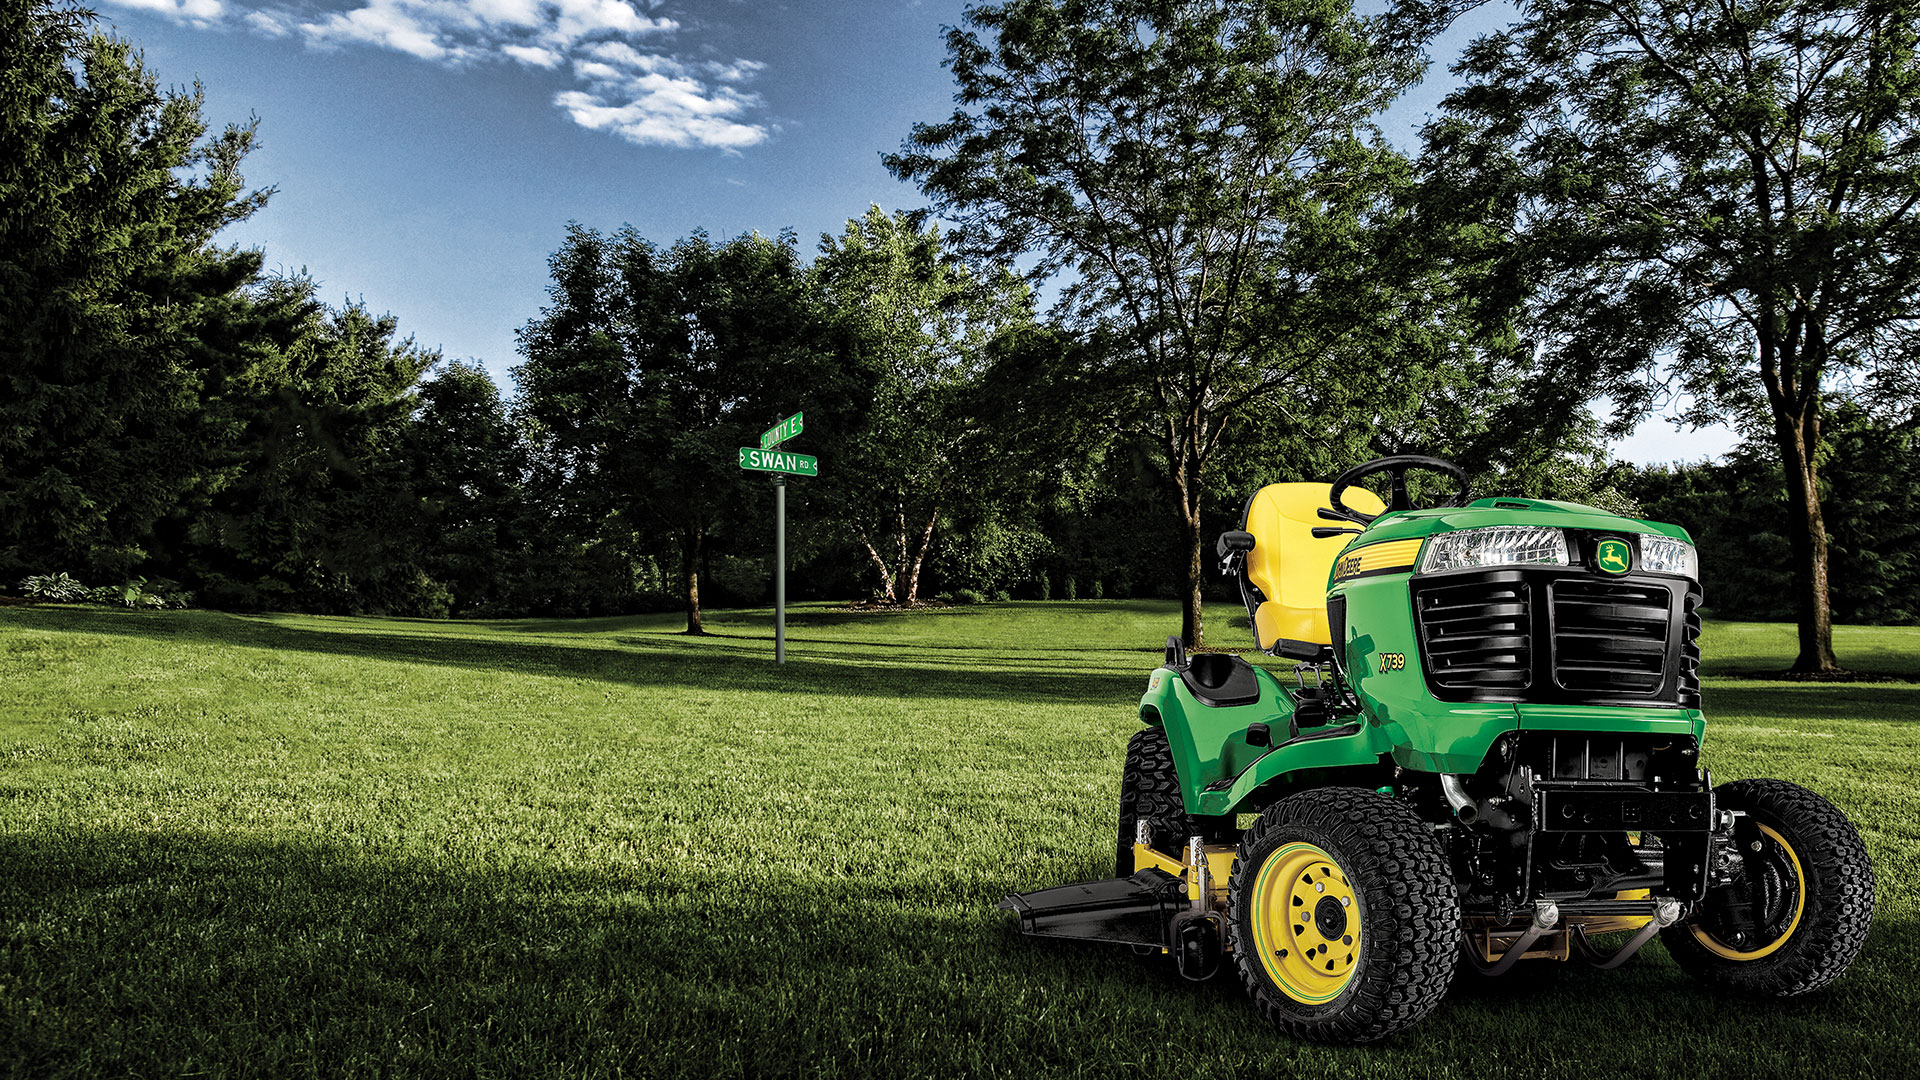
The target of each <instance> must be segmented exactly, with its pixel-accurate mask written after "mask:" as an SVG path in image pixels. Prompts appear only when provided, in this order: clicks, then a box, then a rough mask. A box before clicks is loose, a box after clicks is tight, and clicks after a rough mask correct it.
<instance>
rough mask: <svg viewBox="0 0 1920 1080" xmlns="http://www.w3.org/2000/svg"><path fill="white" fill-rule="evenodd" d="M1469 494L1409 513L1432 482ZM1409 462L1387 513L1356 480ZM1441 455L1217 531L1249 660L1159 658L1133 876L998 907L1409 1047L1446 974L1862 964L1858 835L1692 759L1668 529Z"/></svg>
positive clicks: (1287, 1012)
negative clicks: (1643, 961)
mask: <svg viewBox="0 0 1920 1080" xmlns="http://www.w3.org/2000/svg"><path fill="white" fill-rule="evenodd" d="M1413 469H1419V470H1430V471H1432V472H1435V473H1439V474H1442V475H1443V476H1445V477H1447V478H1449V479H1448V482H1447V484H1446V487H1447V488H1448V489H1450V490H1452V491H1453V495H1452V498H1451V500H1450V501H1449V503H1448V504H1447V505H1441V506H1436V507H1432V508H1425V509H1416V508H1415V506H1414V501H1413V499H1412V498H1411V497H1410V496H1409V484H1408V478H1407V474H1408V471H1409V470H1413ZM1382 473H1384V474H1386V475H1387V477H1388V482H1387V484H1386V485H1385V486H1386V487H1387V488H1388V494H1387V496H1386V498H1385V499H1382V498H1381V497H1380V496H1378V495H1375V494H1374V493H1373V492H1372V491H1369V490H1368V489H1366V488H1365V487H1361V486H1359V481H1361V480H1362V479H1364V478H1367V477H1370V476H1375V475H1377V474H1382ZM1466 496H1467V493H1466V476H1465V474H1464V473H1463V472H1462V471H1461V470H1460V469H1459V468H1458V467H1457V466H1455V465H1453V464H1452V463H1450V462H1446V461H1442V460H1440V459H1438V458H1430V457H1418V456H1410V455H1408V456H1399V457H1389V458H1381V459H1379V460H1377V461H1370V462H1368V463H1366V464H1364V465H1360V466H1358V467H1356V468H1353V469H1349V470H1348V471H1346V472H1345V473H1342V474H1341V475H1340V476H1339V477H1337V478H1335V479H1334V481H1333V482H1332V484H1331V485H1327V484H1274V485H1270V486H1268V487H1265V488H1262V489H1261V490H1260V491H1259V492H1258V493H1256V494H1255V495H1254V496H1253V498H1252V499H1250V500H1248V502H1247V507H1246V511H1245V515H1244V518H1243V521H1242V524H1241V528H1240V529H1239V530H1236V531H1233V532H1228V533H1226V534H1224V535H1222V536H1221V537H1220V543H1219V553H1220V557H1221V559H1222V571H1223V572H1225V573H1227V574H1230V575H1232V576H1234V577H1236V578H1238V580H1239V583H1240V588H1241V591H1242V594H1243V595H1244V597H1245V598H1246V604H1247V613H1248V615H1249V617H1250V619H1251V621H1252V628H1253V634H1254V638H1255V644H1256V645H1257V646H1258V647H1259V648H1260V649H1261V650H1262V651H1264V652H1266V653H1268V654H1269V655H1272V656H1276V657H1283V658H1285V659H1288V660H1292V661H1294V665H1293V668H1292V670H1291V672H1290V673H1289V672H1287V671H1286V670H1285V669H1284V668H1283V669H1282V670H1281V674H1280V675H1278V676H1276V675H1275V674H1274V673H1272V672H1271V671H1269V670H1267V669H1266V668H1262V667H1256V666H1254V665H1252V664H1249V663H1248V662H1247V661H1246V660H1244V659H1242V658H1241V657H1239V656H1235V655H1231V654H1227V653H1195V654H1188V653H1187V652H1186V651H1185V650H1184V649H1183V648H1182V647H1181V645H1180V641H1179V639H1178V638H1172V639H1169V640H1168V642H1167V654H1166V662H1165V663H1164V664H1163V665H1161V666H1160V667H1159V668H1158V669H1156V670H1155V671H1154V672H1153V674H1152V675H1151V677H1150V679H1149V681H1148V685H1147V691H1146V694H1145V696H1144V697H1142V698H1141V700H1140V719H1141V720H1142V722H1144V723H1145V724H1146V727H1145V728H1144V729H1143V730H1141V731H1139V732H1138V733H1136V734H1135V735H1134V736H1133V738H1132V741H1131V742H1129V743H1128V746H1127V756H1126V766H1125V771H1124V773H1123V775H1122V777H1121V783H1120V828H1119V835H1118V842H1117V844H1116V851H1115V856H1116V862H1117V864H1118V865H1117V868H1116V876H1115V877H1114V878H1112V879H1110V880H1104V881H1095V882H1089V883H1085V884H1079V885H1067V886H1063V887H1059V888H1051V889H1044V890H1041V891H1038V892H1030V893H1021V894H1015V895H1013V896H1009V897H1007V899H1006V900H1005V901H1004V902H1003V903H1002V906H1003V907H1006V908H1008V909H1010V910H1012V911H1013V912H1014V913H1015V915H1016V916H1017V917H1018V919H1019V927H1020V929H1021V930H1022V931H1024V932H1026V933H1028V934H1034V935H1038V936H1043V937H1062V938H1078V939H1085V940H1095V941H1107V942H1115V943H1119V944H1127V945H1132V946H1134V947H1135V948H1136V949H1138V950H1139V951H1142V952H1149V951H1151V952H1165V953H1169V954H1171V956H1172V958H1173V960H1174V962H1175V963H1176V964H1177V966H1178V970H1179V971H1180V973H1181V974H1183V975H1185V976H1187V977H1189V978H1192V979H1207V978H1211V977H1212V976H1213V975H1214V974H1215V973H1216V972H1218V971H1219V970H1221V969H1222V968H1223V967H1225V966H1226V965H1227V964H1229V963H1230V964H1231V965H1232V966H1233V967H1235V968H1237V969H1238V973H1239V976H1240V979H1241V981H1242V982H1243V983H1244V984H1245V985H1246V987H1247V990H1248V992H1249V993H1250V994H1252V996H1253V999H1254V1001H1255V1002H1256V1003H1257V1004H1258V1006H1259V1008H1260V1010H1261V1011H1262V1012H1263V1013H1264V1014H1265V1015H1266V1016H1267V1017H1268V1018H1269V1019H1271V1020H1272V1021H1273V1022H1274V1023H1276V1024H1277V1025H1279V1026H1280V1027H1281V1028H1282V1029H1283V1030H1285V1031H1287V1032H1290V1033H1292V1034H1294V1035H1297V1036H1301V1037H1305V1038H1310V1039H1316V1040H1321V1041H1327V1042H1364V1041H1367V1040H1371V1039H1378V1038H1382V1037H1384V1036H1387V1035H1390V1034H1393V1033H1394V1032H1397V1031H1399V1030H1401V1029H1402V1028H1405V1027H1407V1026H1409V1025H1411V1024H1413V1023H1414V1022H1416V1021H1418V1020H1419V1019H1420V1018H1421V1017H1423V1016H1425V1015H1426V1014H1427V1013H1428V1012H1430V1011H1431V1010H1432V1009H1433V1008H1434V1007H1435V1006H1436V1005H1438V1004H1439V1002H1440V999H1441V997H1442V996H1443V995H1444V994H1445V993H1446V990H1447V988H1448V986H1449V984H1450V983H1451V982H1452V981H1453V980H1454V979H1455V978H1461V979H1478V978H1482V977H1484V976H1498V975H1504V974H1506V973H1507V972H1509V971H1510V970H1512V969H1514V968H1516V967H1517V966H1521V965H1525V969H1526V970H1534V971H1539V970H1541V967H1540V966H1541V965H1546V964H1551V963H1554V962H1565V961H1568V960H1571V959H1573V958H1575V957H1578V958H1579V959H1581V960H1583V961H1585V962H1588V963H1592V964H1594V965H1597V966H1599V967H1602V968H1611V967H1616V966H1618V965H1620V964H1621V963H1624V962H1625V961H1626V960H1627V959H1628V958H1629V957H1631V956H1633V954H1634V953H1635V952H1636V951H1637V950H1639V949H1640V948H1641V947H1642V946H1644V945H1645V944H1646V943H1647V942H1648V941H1650V940H1652V939H1653V938H1654V937H1655V936H1656V935H1658V936H1659V937H1660V939H1661V941H1662V943H1663V944H1664V945H1665V947H1666V949H1667V951H1668V952H1669V953H1670V954H1671V955H1672V956H1673V958H1674V960H1675V961H1676V962H1678V963H1679V965H1680V966H1681V967H1682V968H1683V969H1684V970H1685V971H1687V972H1688V973H1689V974H1690V975H1692V976H1694V977H1695V978H1696V979H1699V980H1700V981H1702V982H1704V983H1707V984H1709V985H1710V986H1713V987H1716V988H1722V989H1726V990H1732V991H1739V992H1745V993H1748V994H1755V995H1762V996H1775V997H1785V996H1791V995H1795V994H1803V993H1806V992H1808V991H1811V990H1814V989H1816V988H1818V987H1820V986H1823V985H1825V984H1826V983H1828V982H1829V981H1831V980H1833V979H1835V978H1837V977H1839V975H1840V974H1841V973H1842V972H1844V971H1845V970H1846V968H1847V965H1848V964H1849V963H1851V962H1852V960H1853V958H1854V957H1855V956H1856V955H1857V954H1858V953H1859V951H1860V948H1861V945H1862V944H1863V943H1864V942H1865V940H1866V936H1867V929H1868V925H1869V924H1870V922H1871V921H1872V918H1873V894H1874V883H1873V869H1872V865H1871V864H1870V862H1869V861H1868V858H1867V851H1866V848H1865V846H1864V845H1863V844H1861V842H1860V837H1859V834H1858V833H1856V832H1855V830H1854V828H1853V826H1852V825H1851V824H1850V823H1849V822H1848V821H1847V818H1846V816H1845V815H1843V814H1842V813H1841V812H1840V811H1839V810H1837V809H1835V808H1834V807H1833V806H1832V805H1831V804H1830V803H1828V802H1827V801H1826V800H1825V799H1822V798H1821V797H1820V796H1818V795H1816V794H1814V793H1813V792H1811V791H1808V790H1806V789H1805V788H1802V787H1798V786H1796V785H1794V784H1790V783H1787V782H1785V781H1782V780H1739V781H1735V782H1733V783H1728V784H1722V785H1717V786H1716V785H1715V784H1714V783H1713V781H1712V777H1711V776H1710V774H1709V773H1708V772H1707V771H1705V770H1704V769H1703V768H1702V767H1701V765H1702V763H1701V760H1700V752H1701V740H1702V736H1703V734H1704V731H1705V722H1704V720H1703V718H1702V715H1701V711H1700V680H1699V662H1700V653H1699V648H1698V645H1697V638H1698V635H1699V632H1700V617H1699V613H1698V611H1699V606H1700V585H1699V571H1698V566H1697V564H1696V560H1697V556H1696V555H1695V552H1694V548H1693V545H1692V544H1691V543H1690V542H1689V537H1688V536H1687V534H1686V532H1685V531H1684V530H1682V529H1680V528H1677V527H1675V526H1672V525H1662V524H1657V523H1654V522H1647V521H1637V520H1633V519H1630V518H1624V517H1618V516H1615V515H1612V514H1609V513H1606V512H1604V511H1601V510H1596V509H1594V508H1592V507H1588V506H1580V505H1577V504H1574V503H1566V502H1555V501H1549V500H1541V499H1519V498H1513V499H1499V498H1496V499H1480V500H1478V501H1475V502H1471V503H1467V504H1466V505H1460V504H1461V503H1462V502H1463V501H1464V500H1465V499H1466Z"/></svg>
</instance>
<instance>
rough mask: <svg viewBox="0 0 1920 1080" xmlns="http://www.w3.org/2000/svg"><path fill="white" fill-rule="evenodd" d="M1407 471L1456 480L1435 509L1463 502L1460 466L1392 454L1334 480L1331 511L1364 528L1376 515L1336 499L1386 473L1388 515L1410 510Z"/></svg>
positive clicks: (1463, 479)
mask: <svg viewBox="0 0 1920 1080" xmlns="http://www.w3.org/2000/svg"><path fill="white" fill-rule="evenodd" d="M1411 469H1430V470H1432V471H1433V472H1437V473H1445V474H1446V475H1448V476H1451V477H1453V478H1454V479H1455V480H1457V481H1459V483H1460V489H1459V490H1458V491H1456V492H1454V493H1453V495H1452V496H1451V497H1450V498H1449V499H1448V500H1447V501H1446V502H1440V503H1435V504H1434V505H1435V506H1459V505H1461V504H1462V503H1464V502H1465V501H1466V498H1467V473H1466V470H1464V469H1462V468H1461V467H1460V466H1458V465H1455V464H1454V463H1453V462H1451V461H1448V460H1446V459H1445V458H1437V457H1428V456H1426V455H1425V454H1395V455H1394V456H1392V457H1383V458H1374V459H1373V460H1372V461H1369V462H1366V463H1365V464H1361V465H1355V466H1354V467H1353V468H1351V469H1348V470H1347V471H1346V472H1343V473H1341V474H1340V475H1339V476H1336V477H1334V478H1333V493H1332V495H1331V501H1332V503H1333V512H1334V513H1336V514H1339V515H1340V516H1341V517H1344V518H1346V519H1347V520H1348V521H1351V522H1353V523H1355V524H1356V525H1365V524H1366V523H1367V522H1369V521H1372V520H1373V519H1374V518H1377V517H1379V516H1380V515H1379V514H1365V513H1361V512H1360V511H1358V510H1354V509H1350V508H1349V507H1348V506H1347V504H1346V503H1343V502H1341V501H1340V496H1342V495H1345V494H1346V493H1347V489H1348V488H1350V487H1352V486H1353V485H1355V484H1357V483H1359V482H1360V481H1362V480H1364V479H1366V478H1367V477H1369V476H1372V475H1373V474H1374V473H1387V474H1389V475H1391V476H1392V477H1393V489H1392V491H1391V492H1390V493H1389V495H1388V497H1387V511H1388V512H1389V513H1391V512H1392V511H1395V510H1411V509H1413V497H1412V496H1411V495H1408V494H1407V472H1408V471H1409V470H1411Z"/></svg>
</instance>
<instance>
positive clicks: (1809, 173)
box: [1402, 0, 1920, 671]
mask: <svg viewBox="0 0 1920 1080" xmlns="http://www.w3.org/2000/svg"><path fill="white" fill-rule="evenodd" d="M1456 6H1457V5H1456ZM1517 6H1518V7H1519V9H1520V10H1519V18H1518V20H1517V21H1516V23H1515V24H1514V25H1513V26H1512V27H1511V28H1510V29H1508V30H1506V31H1505V32H1502V33H1498V34H1493V35H1489V36H1487V37H1485V38H1482V39H1481V40H1479V41H1477V42H1475V43H1474V44H1473V45H1472V46H1471V47H1470V48H1469V49H1468V51H1467V53H1466V56H1465V58H1464V59H1463V60H1462V62H1461V64H1460V66H1459V68H1458V72H1459V74H1460V75H1462V76H1463V77H1464V79H1465V80H1466V83H1467V85H1466V86H1464V87H1463V88H1461V89H1459V90H1457V91H1455V92H1454V93H1453V94H1451V95H1450V96H1449V97H1448V98H1447V100H1446V110H1447V112H1446V115H1445V116H1444V117H1443V118H1442V119H1441V120H1439V121H1437V122H1436V123H1435V124H1434V125H1432V126H1431V127H1430V128H1429V129H1428V132H1427V139H1428V151H1427V161H1428V164H1429V168H1430V170H1431V171H1432V174H1433V175H1434V176H1435V178H1436V179H1437V181H1438V182H1439V183H1441V184H1442V185H1444V187H1445V188H1446V190H1447V191H1448V192H1449V197H1450V198H1451V199H1452V200H1454V201H1455V202H1456V203H1457V204H1458V205H1461V206H1464V207H1469V208H1472V209H1473V210H1474V211H1476V212H1478V213H1480V214H1482V215H1483V221H1484V222H1485V223H1486V224H1488V225H1489V226H1490V227H1492V228H1493V230H1494V231H1495V232H1496V233H1497V234H1498V235H1499V236H1500V237H1501V245H1502V247H1503V249H1504V252H1505V257H1506V258H1507V259H1508V260H1509V267H1508V279H1509V280H1510V281H1511V282H1512V283H1513V284H1514V285H1515V286H1516V291H1515V293H1514V294H1513V296H1512V299H1513V301H1514V303H1515V304H1516V305H1517V306H1519V307H1522V308H1524V309H1525V316H1526V326H1527V329H1528V332H1529V333H1530V335H1531V336H1532V340H1533V341H1534V342H1535V343H1536V344H1537V345H1538V347H1539V348H1540V350H1541V351H1542V353H1543V355H1544V356H1546V357H1547V358H1548V359H1549V362H1550V366H1551V367H1552V368H1553V369H1554V370H1555V371H1556V372H1557V373H1558V375H1559V376H1560V381H1561V383H1562V384H1563V385H1573V386H1578V387H1586V388H1591V389H1590V390H1589V391H1588V392H1589V393H1597V394H1603V395H1606V396H1607V397H1609V398H1611V399H1612V401H1613V403H1614V404H1615V405H1616V406H1617V408H1618V411H1617V414H1616V418H1615V425H1616V427H1615V430H1624V429H1625V428H1626V427H1627V426H1629V425H1630V424H1631V423H1632V422H1633V421H1635V420H1637V419H1639V418H1640V417H1642V416H1644V415H1645V413H1646V412H1647V409H1648V406H1649V405H1650V404H1651V403H1652V402H1654V401H1655V400H1656V397H1657V395H1658V393H1659V391H1660V390H1661V389H1662V387H1663V386H1665V385H1666V384H1667V383H1668V381H1669V380H1671V381H1672V382H1673V383H1675V384H1677V385H1678V386H1679V387H1681V388H1683V389H1684V390H1685V392H1686V393H1688V394H1690V395H1692V396H1693V397H1694V398H1695V400H1696V401H1697V406H1696V408H1695V409H1694V410H1693V412H1692V414H1691V417H1690V418H1691V419H1693V420H1695V421H1698V422H1708V421H1713V420H1720V419H1730V420H1732V421H1734V422H1735V423H1737V424H1742V425H1746V426H1748V427H1749V429H1750V430H1757V431H1759V432H1764V433H1765V434H1766V435H1767V436H1768V437H1769V440H1770V442H1771V445H1772V448H1773V452H1774V454H1775V455H1777V460H1778V461H1779V462H1780V463H1781V466H1782V468H1783V470H1784V476H1785V480H1786V485H1787V490H1788V498H1787V500H1786V503H1785V507H1786V513H1787V522H1786V524H1785V526H1784V527H1783V529H1782V531H1783V532H1784V533H1785V534H1786V535H1787V537H1788V540H1789V546H1790V548H1791V551H1792V561H1793V564H1794V568H1795V571H1794V595H1795V610H1796V617H1797V619H1798V621H1799V623H1800V654H1799V657H1798V659H1797V660H1796V661H1795V665H1794V666H1795V668H1796V669H1797V670H1801V671H1827V670H1832V669H1833V668H1834V667H1835V666H1836V664H1835V659H1834V656H1833V647H1832V632H1831V624H1830V613H1829V592H1830V578H1829V538H1828V522H1827V521H1826V519H1825V515H1824V513H1823V510H1822V506H1821V494H1820V493H1821V485H1820V475H1819V469H1820V464H1819V463H1820V459H1821V454H1820V450H1821V444H1822V440H1823V431H1822V423H1823V417H1824V416H1825V415H1826V412H1825V408H1826V406H1827V405H1828V404H1829V402H1828V398H1829V397H1831V396H1833V395H1836V394H1837V395H1839V396H1841V397H1843V398H1852V399H1855V400H1858V401H1860V402H1862V403H1863V404H1867V405H1870V406H1874V407H1878V408H1881V409H1882V410H1883V411H1891V410H1897V409H1898V408H1899V407H1901V406H1902V405H1903V404H1904V405H1906V406H1910V405H1911V403H1912V402H1913V401H1914V400H1915V397H1914V395H1915V393H1916V386H1915V381H1914V379H1913V374H1912V372H1913V367H1912V357H1913V355H1914V351H1915V348H1916V346H1920V184H1916V182H1915V177H1916V176H1920V65H1916V52H1915V49H1916V39H1917V36H1920V6H1916V5H1915V4H1912V3H1902V2H1894V3H1880V2H1874V3H1861V4H1850V5H1836V4H1832V3H1825V2H1818V3H1816V2H1811V0H1767V2H1763V3H1753V4H1740V5H1731V4H1720V5H1704V6H1703V5H1699V4H1691V3H1678V2H1674V0H1636V2H1628V3H1620V2H1607V3H1595V2H1574V3H1521V4H1519V5H1517ZM1451 13H1452V10H1451V8H1450V7H1449V6H1448V5H1427V4H1407V5H1403V10H1402V14H1403V15H1407V16H1409V17H1412V18H1413V19H1414V20H1415V22H1416V24H1418V23H1420V21H1421V20H1431V21H1429V22H1426V23H1425V24H1424V25H1426V26H1427V27H1428V28H1431V26H1432V25H1435V24H1436V23H1438V22H1444V21H1445V19H1446V18H1448V17H1450V15H1451Z"/></svg>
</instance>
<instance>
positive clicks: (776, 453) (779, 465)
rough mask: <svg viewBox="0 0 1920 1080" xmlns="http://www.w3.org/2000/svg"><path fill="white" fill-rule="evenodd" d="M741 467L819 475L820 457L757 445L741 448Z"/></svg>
mask: <svg viewBox="0 0 1920 1080" xmlns="http://www.w3.org/2000/svg"><path fill="white" fill-rule="evenodd" d="M740 467H741V468H743V469H755V470H758V471H760V472H771V473H792V474H793V475H795V476H819V475H820V459H819V458H817V457H810V456H808V455H806V454H795V453H790V452H788V451H786V450H762V449H760V448H759V447H757V446H743V447H741V448H740Z"/></svg>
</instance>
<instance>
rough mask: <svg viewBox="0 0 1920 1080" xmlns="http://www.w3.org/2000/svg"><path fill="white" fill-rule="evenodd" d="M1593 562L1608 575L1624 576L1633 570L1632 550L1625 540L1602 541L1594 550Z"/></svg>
mask: <svg viewBox="0 0 1920 1080" xmlns="http://www.w3.org/2000/svg"><path fill="white" fill-rule="evenodd" d="M1593 561H1594V562H1595V563H1597V564H1599V567H1600V569H1602V570H1604V571H1606V572H1607V573H1609V574H1624V573H1626V572H1627V571H1628V570H1630V569H1632V568H1633V549H1632V548H1630V547H1628V546H1627V542H1626V541H1625V540H1602V541H1600V546H1599V547H1597V548H1595V549H1594V552H1593Z"/></svg>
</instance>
